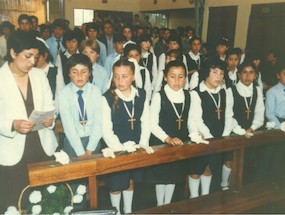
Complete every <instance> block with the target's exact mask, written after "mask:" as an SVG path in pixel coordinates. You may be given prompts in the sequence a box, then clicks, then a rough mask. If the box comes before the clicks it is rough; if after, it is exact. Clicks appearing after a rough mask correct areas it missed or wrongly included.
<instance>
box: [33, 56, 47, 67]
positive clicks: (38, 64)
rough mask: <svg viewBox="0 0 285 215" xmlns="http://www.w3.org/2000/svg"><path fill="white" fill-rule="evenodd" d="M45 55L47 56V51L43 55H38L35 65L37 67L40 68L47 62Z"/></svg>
mask: <svg viewBox="0 0 285 215" xmlns="http://www.w3.org/2000/svg"><path fill="white" fill-rule="evenodd" d="M47 56H48V53H45V54H43V55H39V57H38V59H37V62H36V64H35V66H36V67H37V68H42V67H43V66H44V65H45V64H46V63H47V62H46V59H47Z"/></svg>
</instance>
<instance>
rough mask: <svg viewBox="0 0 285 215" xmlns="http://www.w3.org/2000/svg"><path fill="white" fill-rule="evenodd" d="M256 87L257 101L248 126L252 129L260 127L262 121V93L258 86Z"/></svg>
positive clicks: (263, 109)
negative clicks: (250, 123)
mask: <svg viewBox="0 0 285 215" xmlns="http://www.w3.org/2000/svg"><path fill="white" fill-rule="evenodd" d="M256 88H257V101H256V105H255V109H254V118H253V121H252V125H251V126H250V127H251V128H252V129H253V130H256V129H258V128H260V127H261V126H262V125H263V123H264V111H265V108H264V102H263V93H262V91H261V90H260V88H259V87H256Z"/></svg>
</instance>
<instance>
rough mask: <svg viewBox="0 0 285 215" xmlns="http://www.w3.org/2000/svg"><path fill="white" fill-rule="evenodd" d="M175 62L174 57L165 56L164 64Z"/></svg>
mask: <svg viewBox="0 0 285 215" xmlns="http://www.w3.org/2000/svg"><path fill="white" fill-rule="evenodd" d="M174 60H176V57H175V56H172V55H171V56H166V59H165V63H166V64H168V63H169V62H170V61H174Z"/></svg>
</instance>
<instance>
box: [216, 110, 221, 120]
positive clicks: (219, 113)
mask: <svg viewBox="0 0 285 215" xmlns="http://www.w3.org/2000/svg"><path fill="white" fill-rule="evenodd" d="M215 112H216V113H217V114H218V120H220V119H221V112H222V110H221V109H220V108H217V109H216V110H215Z"/></svg>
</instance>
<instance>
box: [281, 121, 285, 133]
mask: <svg viewBox="0 0 285 215" xmlns="http://www.w3.org/2000/svg"><path fill="white" fill-rule="evenodd" d="M280 130H281V131H284V132H285V122H282V123H281V124H280Z"/></svg>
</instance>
